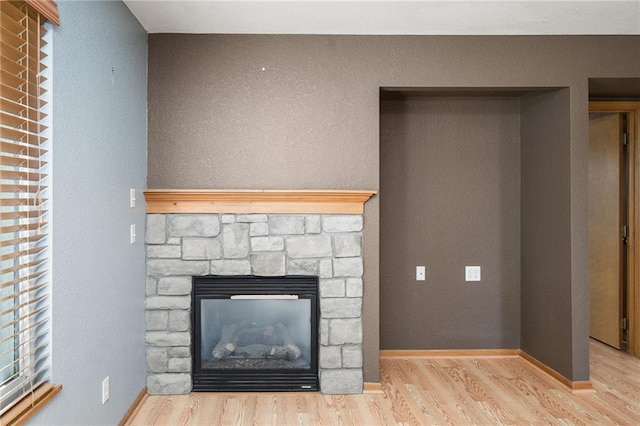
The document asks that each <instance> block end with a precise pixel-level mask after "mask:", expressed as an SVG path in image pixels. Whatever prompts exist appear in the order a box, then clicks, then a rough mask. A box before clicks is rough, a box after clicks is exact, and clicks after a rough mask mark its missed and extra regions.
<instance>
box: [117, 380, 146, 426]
mask: <svg viewBox="0 0 640 426" xmlns="http://www.w3.org/2000/svg"><path fill="white" fill-rule="evenodd" d="M148 396H149V394H147V387H146V386H145V387H144V388H142V390H141V391H140V393H139V394H138V396H136V399H135V400H134V401H133V403H132V404H131V406H130V407H129V409H128V410H127V412H126V413H124V417H122V420H120V423H118V426H124V425H126V424H127V423H128V422H129V420H131V419H133V417H134V416H135V414H136V413H137V412H138V410H139V409H140V407H142V404H144V401H145V400H146V399H147V397H148Z"/></svg>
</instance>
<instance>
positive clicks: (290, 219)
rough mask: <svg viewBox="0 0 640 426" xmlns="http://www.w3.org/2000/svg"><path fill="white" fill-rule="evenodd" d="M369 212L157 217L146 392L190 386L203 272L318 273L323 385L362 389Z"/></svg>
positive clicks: (151, 237)
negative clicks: (195, 290)
mask: <svg viewBox="0 0 640 426" xmlns="http://www.w3.org/2000/svg"><path fill="white" fill-rule="evenodd" d="M362 229H363V216H362V215H359V214H349V215H308V214H307V215H295V214H148V215H147V229H146V249H147V288H146V294H147V297H146V330H147V331H146V349H147V392H148V393H149V394H152V395H157V394H186V393H189V392H190V391H191V366H192V360H191V334H190V327H191V321H190V308H191V296H190V295H191V280H192V276H196V275H208V274H211V275H263V276H281V275H316V276H318V277H319V278H320V279H319V285H320V288H319V291H320V317H321V318H320V325H319V327H320V330H319V333H318V334H319V339H320V342H319V343H320V345H319V348H320V352H319V355H318V360H319V375H320V389H321V391H322V393H327V394H350V393H361V392H362V388H363V378H362V292H363V283H362V272H363V262H362Z"/></svg>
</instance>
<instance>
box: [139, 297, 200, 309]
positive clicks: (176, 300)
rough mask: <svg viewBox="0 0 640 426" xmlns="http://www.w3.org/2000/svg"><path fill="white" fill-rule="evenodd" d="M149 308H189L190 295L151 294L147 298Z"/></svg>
mask: <svg viewBox="0 0 640 426" xmlns="http://www.w3.org/2000/svg"><path fill="white" fill-rule="evenodd" d="M145 306H146V307H147V309H188V308H189V307H190V306H191V298H190V297H189V296H151V297H147V300H145Z"/></svg>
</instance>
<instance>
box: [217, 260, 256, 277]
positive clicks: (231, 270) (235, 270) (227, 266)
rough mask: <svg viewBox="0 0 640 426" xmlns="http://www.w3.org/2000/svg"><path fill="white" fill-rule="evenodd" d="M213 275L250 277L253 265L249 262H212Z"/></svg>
mask: <svg viewBox="0 0 640 426" xmlns="http://www.w3.org/2000/svg"><path fill="white" fill-rule="evenodd" d="M211 273H212V274H213V275H249V274H251V263H249V261H248V260H212V261H211Z"/></svg>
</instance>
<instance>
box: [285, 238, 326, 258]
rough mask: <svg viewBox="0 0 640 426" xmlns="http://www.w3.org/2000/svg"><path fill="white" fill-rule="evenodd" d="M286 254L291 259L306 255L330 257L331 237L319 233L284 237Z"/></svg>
mask: <svg viewBox="0 0 640 426" xmlns="http://www.w3.org/2000/svg"><path fill="white" fill-rule="evenodd" d="M286 246H287V254H288V255H289V257H291V258H293V259H300V258H308V257H330V256H332V254H333V249H332V248H331V238H330V237H327V236H320V235H305V236H304V237H289V238H287V239H286Z"/></svg>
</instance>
